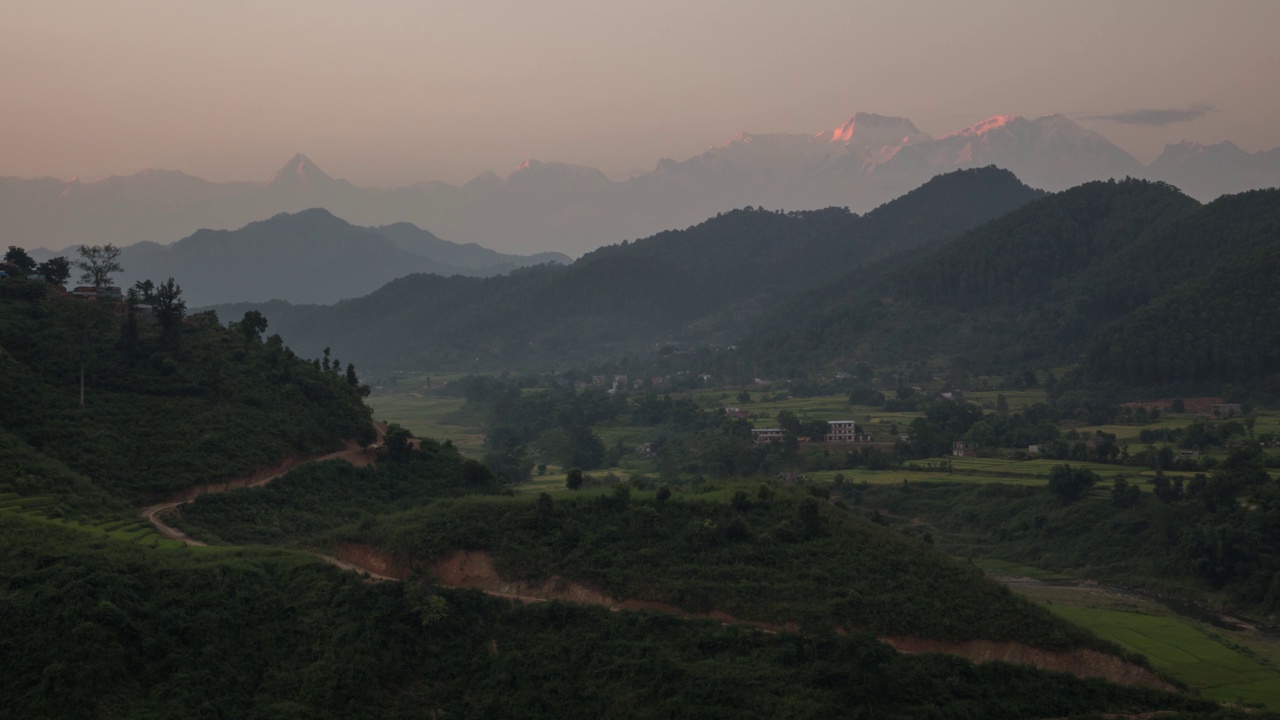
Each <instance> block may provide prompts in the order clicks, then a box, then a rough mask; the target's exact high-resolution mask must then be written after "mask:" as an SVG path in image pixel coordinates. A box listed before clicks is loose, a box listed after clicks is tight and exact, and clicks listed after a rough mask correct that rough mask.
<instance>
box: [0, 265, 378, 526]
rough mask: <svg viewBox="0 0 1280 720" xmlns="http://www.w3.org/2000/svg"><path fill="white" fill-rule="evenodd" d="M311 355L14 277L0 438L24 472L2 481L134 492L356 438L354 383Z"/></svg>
mask: <svg viewBox="0 0 1280 720" xmlns="http://www.w3.org/2000/svg"><path fill="white" fill-rule="evenodd" d="M170 330H171V331H170ZM325 363H326V364H328V360H327V359H326V360H325ZM317 364H318V363H312V362H310V361H306V360H302V359H301V358H298V357H297V356H296V355H294V353H293V352H292V351H290V350H289V349H288V348H286V347H284V346H283V345H282V344H281V343H280V341H279V338H278V337H272V338H270V339H268V340H266V341H263V340H261V339H260V337H258V336H256V335H252V336H247V335H246V334H244V333H237V332H232V331H229V330H227V329H226V328H224V327H222V326H221V325H219V324H218V322H217V319H216V318H214V317H212V316H204V315H197V316H192V317H188V318H185V319H183V320H177V321H174V322H173V323H172V324H171V328H170V329H166V328H165V327H163V326H162V324H161V323H160V322H158V321H156V320H153V319H150V318H142V319H139V318H135V319H134V320H132V321H128V320H126V319H124V318H122V317H120V316H119V314H117V313H115V312H113V309H112V306H110V305H108V304H105V303H92V302H84V301H80V300H76V299H73V298H70V297H67V296H65V295H61V294H58V293H56V292H55V291H53V290H47V291H46V289H45V288H44V287H43V286H40V285H35V284H26V283H21V284H20V283H11V284H9V285H8V286H5V288H4V289H3V290H0V422H2V423H3V428H4V433H3V434H2V435H0V443H3V444H2V445H0V447H5V448H7V450H6V452H7V453H13V454H16V455H18V456H20V457H22V458H24V462H23V463H22V467H24V468H32V467H34V468H35V469H34V470H27V469H24V470H23V471H22V472H20V473H16V474H14V475H8V474H6V479H5V480H4V483H5V484H10V485H11V486H13V487H14V489H15V490H16V491H18V492H20V493H27V494H36V493H54V494H60V495H62V496H65V497H66V498H67V500H68V502H73V501H76V500H77V498H79V499H80V500H83V499H84V496H85V492H87V490H86V489H85V488H86V487H88V486H92V487H93V488H97V490H98V495H99V497H100V498H101V497H107V498H110V501H111V502H136V501H138V500H140V499H141V498H143V497H149V496H153V495H155V494H159V493H164V492H167V491H171V490H176V489H179V488H185V487H187V486H190V485H194V484H197V483H201V482H211V481H215V480H220V479H224V478H228V477H235V476H238V475H243V474H246V473H248V472H251V471H253V470H257V469H259V468H263V467H268V466H271V465H274V464H276V463H278V462H279V461H280V460H282V459H283V458H285V457H286V456H290V455H303V454H309V453H314V452H318V451H325V450H333V449H336V448H337V447H339V445H340V443H341V440H342V439H343V438H357V437H361V436H365V435H367V434H368V432H369V424H370V418H369V410H368V408H366V407H365V406H364V404H363V401H362V398H361V392H360V389H359V387H356V386H353V385H352V384H351V383H350V382H349V381H348V378H347V377H345V375H344V374H342V373H341V372H339V371H338V369H337V368H336V367H334V368H333V369H324V368H321V367H317ZM82 368H83V378H84V405H83V407H82V406H81V404H80V392H81V369H82ZM28 463H35V464H34V465H31V464H28ZM10 478H12V479H10ZM73 478H74V479H76V480H77V481H78V482H80V483H81V485H84V487H81V486H80V485H75V483H74V482H73V480H72V479H73ZM96 502H99V500H94V501H93V503H96ZM93 503H88V504H90V505H91V504H93ZM81 504H82V505H84V504H86V503H84V502H82V503H81Z"/></svg>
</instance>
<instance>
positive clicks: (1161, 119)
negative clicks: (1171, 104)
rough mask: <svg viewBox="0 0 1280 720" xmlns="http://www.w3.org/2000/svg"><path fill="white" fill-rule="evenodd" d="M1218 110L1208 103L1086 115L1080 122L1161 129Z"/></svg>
mask: <svg viewBox="0 0 1280 720" xmlns="http://www.w3.org/2000/svg"><path fill="white" fill-rule="evenodd" d="M1217 109H1218V108H1216V107H1214V106H1213V105H1211V104H1209V103H1195V104H1194V105H1188V106H1187V107H1184V108H1147V109H1144V110H1127V111H1125V112H1120V113H1109V114H1105V115H1086V116H1084V117H1083V118H1081V119H1082V120H1105V121H1106V122H1113V123H1120V124H1121V125H1141V126H1143V127H1163V126H1165V125H1173V124H1175V123H1184V122H1191V121H1192V120H1195V119H1197V118H1199V117H1200V116H1201V115H1206V114H1208V113H1211V112H1213V111H1215V110H1217Z"/></svg>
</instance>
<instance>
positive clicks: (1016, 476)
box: [805, 457, 1191, 492]
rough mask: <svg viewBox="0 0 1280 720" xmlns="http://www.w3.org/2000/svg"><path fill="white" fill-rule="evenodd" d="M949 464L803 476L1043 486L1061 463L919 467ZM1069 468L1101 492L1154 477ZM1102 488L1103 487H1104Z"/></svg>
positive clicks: (1097, 466) (1126, 470)
mask: <svg viewBox="0 0 1280 720" xmlns="http://www.w3.org/2000/svg"><path fill="white" fill-rule="evenodd" d="M947 460H950V461H951V468H952V472H949V473H948V472H940V471H927V470H908V469H906V468H902V469H899V470H867V469H864V468H857V469H853V470H826V471H820V472H811V473H805V477H807V478H808V479H810V480H814V481H818V482H831V481H832V480H834V479H835V476H836V475H837V474H840V475H843V476H844V479H845V481H846V482H853V483H860V482H863V481H865V482H867V483H868V484H870V485H900V484H901V483H902V481H903V480H906V481H908V482H973V483H1011V484H1015V485H1044V484H1047V483H1048V482H1049V473H1050V471H1051V470H1052V469H1053V467H1054V466H1055V465H1061V464H1063V462H1062V461H1061V460H1005V459H1002V458H973V457H949V458H935V459H930V460H920V461H918V463H917V464H919V465H920V466H921V467H925V466H928V465H929V464H930V463H932V464H934V465H937V464H938V463H942V462H945V461H947ZM1069 464H1070V465H1071V466H1072V467H1076V468H1087V469H1089V470H1093V471H1094V472H1096V473H1097V474H1098V477H1099V478H1101V480H1102V484H1100V485H1099V486H1098V488H1095V490H1096V491H1098V492H1101V491H1104V490H1106V488H1107V487H1109V483H1110V482H1111V481H1112V480H1114V479H1115V478H1116V477H1119V476H1124V477H1125V478H1126V479H1127V480H1129V481H1130V482H1136V483H1146V482H1150V480H1151V479H1152V478H1154V477H1155V471H1154V470H1147V469H1145V468H1136V467H1125V466H1122V465H1104V464H1102V463H1087V462H1073V463H1069ZM1165 474H1166V475H1168V476H1170V477H1173V476H1178V475H1187V476H1189V475H1191V473H1165ZM1104 486H1106V487H1104Z"/></svg>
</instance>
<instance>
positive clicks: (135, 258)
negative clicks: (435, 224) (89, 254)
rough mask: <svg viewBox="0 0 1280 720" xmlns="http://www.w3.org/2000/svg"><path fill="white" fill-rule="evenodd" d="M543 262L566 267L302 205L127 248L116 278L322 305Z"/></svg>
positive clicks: (212, 297)
mask: <svg viewBox="0 0 1280 720" xmlns="http://www.w3.org/2000/svg"><path fill="white" fill-rule="evenodd" d="M547 262H554V263H566V264H567V263H568V262H569V258H568V257H566V256H564V255H561V254H559V253H540V254H538V255H534V256H521V255H505V254H502V253H498V252H495V251H493V250H489V249H487V248H483V247H480V246H479V245H475V244H474V243H469V244H466V245H460V244H457V243H451V242H448V241H446V240H441V239H440V238H438V237H436V236H435V235H432V234H431V233H430V232H427V231H426V230H423V229H421V228H419V227H417V226H414V225H411V224H409V223H397V224H395V225H388V226H385V227H378V228H364V227H358V226H355V225H352V224H351V223H348V222H347V221H345V220H343V219H341V218H338V217H335V216H334V215H333V214H332V213H330V212H329V211H328V210H325V209H323V208H312V209H310V210H304V211H302V212H298V213H280V214H278V215H275V216H272V217H271V218H269V219H266V220H262V221H259V222H253V223H249V224H248V225H245V226H244V227H242V228H240V229H238V230H200V231H197V232H195V233H194V234H192V235H190V236H188V237H186V238H183V239H182V240H179V241H177V242H175V243H173V244H171V245H159V244H156V243H138V244H136V245H130V246H128V247H125V248H124V257H123V258H122V265H123V266H124V271H123V272H122V274H121V277H122V279H123V280H124V283H125V284H126V285H131V284H132V283H133V282H134V281H137V280H146V279H152V280H155V281H160V280H163V279H164V278H168V277H176V278H180V279H181V280H182V282H183V287H184V288H185V290H186V294H187V299H188V302H190V303H192V304H193V305H195V306H202V305H213V304H216V303H226V302H244V301H257V302H262V301H267V300H271V299H273V298H279V299H284V300H289V301H292V302H301V303H332V302H337V301H338V300H341V299H343V298H352V297H359V296H361V295H366V294H368V293H370V292H373V291H374V290H376V289H378V288H379V287H382V286H383V285H385V284H386V283H388V282H390V281H391V280H393V279H395V278H398V277H404V276H405V275H408V274H410V273H415V272H418V273H435V274H437V275H473V276H476V277H488V276H490V275H497V274H499V273H504V272H509V271H511V270H512V269H514V268H516V267H524V266H527V265H535V264H542V263H547Z"/></svg>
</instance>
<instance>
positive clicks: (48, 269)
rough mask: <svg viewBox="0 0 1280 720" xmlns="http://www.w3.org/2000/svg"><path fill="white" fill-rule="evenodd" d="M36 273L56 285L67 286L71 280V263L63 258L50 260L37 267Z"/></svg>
mask: <svg viewBox="0 0 1280 720" xmlns="http://www.w3.org/2000/svg"><path fill="white" fill-rule="evenodd" d="M36 272H38V273H40V274H41V275H43V276H44V279H45V280H46V281H48V282H51V283H53V284H54V285H66V284H67V280H70V279H71V261H70V260H68V259H66V258H64V257H61V256H59V257H55V258H49V259H48V260H45V261H44V262H42V263H40V264H39V265H37V266H36Z"/></svg>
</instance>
